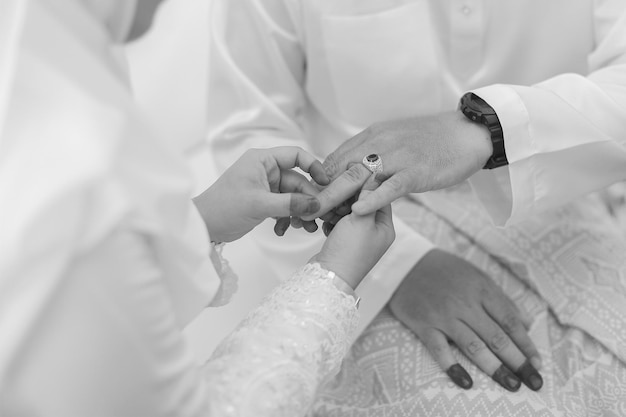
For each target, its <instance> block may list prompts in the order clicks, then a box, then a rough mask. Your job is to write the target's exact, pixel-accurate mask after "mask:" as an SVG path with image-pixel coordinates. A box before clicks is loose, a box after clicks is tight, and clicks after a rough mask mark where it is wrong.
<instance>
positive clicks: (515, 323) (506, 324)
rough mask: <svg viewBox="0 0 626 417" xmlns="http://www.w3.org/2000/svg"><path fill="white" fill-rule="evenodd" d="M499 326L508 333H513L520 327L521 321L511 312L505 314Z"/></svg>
mask: <svg viewBox="0 0 626 417" xmlns="http://www.w3.org/2000/svg"><path fill="white" fill-rule="evenodd" d="M500 326H502V329H503V330H504V331H505V332H506V333H508V334H511V333H515V332H516V331H518V330H519V329H520V328H521V327H522V320H521V319H520V318H519V317H518V315H517V314H515V313H513V312H509V313H507V314H506V315H505V316H504V317H503V318H502V320H501V322H500Z"/></svg>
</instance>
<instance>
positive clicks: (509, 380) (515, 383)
mask: <svg viewBox="0 0 626 417" xmlns="http://www.w3.org/2000/svg"><path fill="white" fill-rule="evenodd" d="M491 379H493V380H494V381H496V382H497V383H498V384H500V385H502V387H504V388H505V389H507V390H509V391H511V392H516V391H517V390H518V389H519V387H520V386H521V385H522V382H521V381H520V380H519V378H517V377H516V376H515V374H513V372H511V371H510V370H509V368H507V367H506V366H504V365H500V367H499V368H498V369H496V371H495V372H494V373H493V375H492V376H491Z"/></svg>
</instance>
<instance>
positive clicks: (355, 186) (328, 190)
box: [304, 163, 371, 220]
mask: <svg viewBox="0 0 626 417" xmlns="http://www.w3.org/2000/svg"><path fill="white" fill-rule="evenodd" d="M370 176H371V172H370V171H369V170H368V169H367V168H366V167H365V166H363V164H360V163H359V164H352V166H350V168H349V169H348V170H347V171H344V172H343V173H342V174H341V175H339V176H338V177H337V178H335V180H334V181H332V182H331V183H330V184H329V185H328V186H327V187H325V188H324V189H323V190H322V191H320V193H319V194H317V199H318V200H319V202H320V210H319V211H318V212H317V213H315V214H314V215H311V216H305V217H304V219H305V220H311V219H313V218H315V217H319V216H321V215H323V214H325V213H327V212H328V211H330V210H332V209H333V208H335V207H337V206H340V205H341V204H342V203H343V202H345V201H346V200H349V199H350V198H351V197H353V196H354V195H355V194H357V193H358V192H359V191H360V190H361V188H362V187H363V184H365V182H366V181H367V180H368V179H369V177H370Z"/></svg>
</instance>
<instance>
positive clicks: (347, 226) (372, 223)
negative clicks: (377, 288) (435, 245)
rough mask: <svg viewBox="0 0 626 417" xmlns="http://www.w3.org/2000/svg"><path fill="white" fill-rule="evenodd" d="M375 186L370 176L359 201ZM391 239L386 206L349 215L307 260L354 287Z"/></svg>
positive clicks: (389, 214)
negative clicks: (363, 214) (368, 212)
mask: <svg viewBox="0 0 626 417" xmlns="http://www.w3.org/2000/svg"><path fill="white" fill-rule="evenodd" d="M377 186H378V183H377V182H376V180H375V179H374V176H373V175H372V177H371V178H370V179H369V180H368V181H367V182H366V183H365V185H364V186H363V190H362V191H361V194H360V196H359V198H364V197H366V196H367V195H368V194H369V193H371V192H372V190H374V189H376V187H377ZM394 239H395V231H394V228H393V221H392V216H391V206H390V205H387V206H385V207H383V208H382V209H380V210H378V211H376V212H374V213H371V214H367V215H365V216H359V215H356V214H349V215H347V216H345V217H343V218H342V219H341V220H340V221H339V222H338V223H337V225H336V226H335V227H334V228H333V230H332V232H331V233H330V234H329V236H328V239H326V242H324V245H323V246H322V249H321V251H320V252H319V253H318V254H317V255H316V256H314V257H313V259H312V260H311V261H312V262H319V263H320V265H321V266H322V267H323V268H324V269H328V270H330V271H333V272H334V273H336V274H337V275H339V276H340V277H341V278H342V279H343V280H344V281H346V282H347V283H348V284H349V285H350V286H351V287H352V288H356V286H357V285H358V284H359V283H360V282H361V280H362V279H363V277H365V275H367V273H368V272H369V271H370V269H372V268H373V267H374V265H376V263H377V262H378V260H379V259H380V258H381V257H382V256H383V254H384V253H385V252H386V251H387V249H388V248H389V246H390V245H391V243H392V242H393V240H394Z"/></svg>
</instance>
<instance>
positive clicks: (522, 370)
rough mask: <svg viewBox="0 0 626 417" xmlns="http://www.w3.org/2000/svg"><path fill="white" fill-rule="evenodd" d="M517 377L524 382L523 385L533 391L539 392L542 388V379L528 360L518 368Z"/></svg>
mask: <svg viewBox="0 0 626 417" xmlns="http://www.w3.org/2000/svg"><path fill="white" fill-rule="evenodd" d="M517 375H518V376H519V377H520V378H521V380H522V381H524V384H526V386H527V387H528V388H530V389H531V390H533V391H539V390H540V389H541V387H542V386H543V378H542V377H541V375H539V372H537V370H536V369H535V367H534V366H532V365H531V364H530V362H529V361H528V360H527V361H526V362H524V363H523V364H522V366H520V367H519V369H518V370H517Z"/></svg>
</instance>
